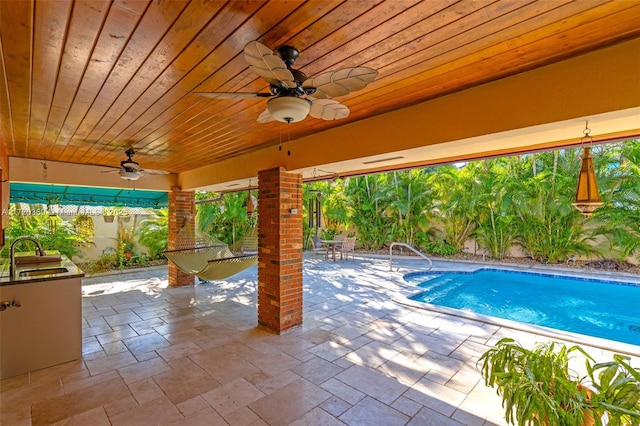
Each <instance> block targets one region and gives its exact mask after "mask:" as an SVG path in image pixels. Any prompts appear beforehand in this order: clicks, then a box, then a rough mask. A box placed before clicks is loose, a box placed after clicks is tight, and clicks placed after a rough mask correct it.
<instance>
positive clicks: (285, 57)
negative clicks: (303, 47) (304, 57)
mask: <svg viewBox="0 0 640 426" xmlns="http://www.w3.org/2000/svg"><path fill="white" fill-rule="evenodd" d="M276 52H277V53H278V56H280V59H282V61H283V62H284V63H285V64H286V65H287V68H289V67H291V65H293V64H295V63H296V59H298V56H300V52H299V51H298V49H296V48H295V47H293V46H286V45H282V46H280V47H278V49H277V50H276Z"/></svg>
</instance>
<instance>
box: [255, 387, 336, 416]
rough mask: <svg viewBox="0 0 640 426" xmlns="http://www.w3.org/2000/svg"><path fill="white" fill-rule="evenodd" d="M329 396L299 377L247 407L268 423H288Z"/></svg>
mask: <svg viewBox="0 0 640 426" xmlns="http://www.w3.org/2000/svg"><path fill="white" fill-rule="evenodd" d="M330 396H331V394H329V393H328V392H326V391H324V390H322V389H321V388H319V387H318V386H316V385H314V384H313V383H311V382H309V381H307V380H304V379H299V380H296V381H295V382H293V383H290V384H289V385H288V386H285V387H284V388H281V389H278V390H277V391H275V392H273V393H271V394H269V395H267V396H265V397H264V398H261V399H259V400H257V401H255V402H254V403H252V404H250V405H249V408H250V409H251V410H252V411H253V412H255V413H256V414H257V415H258V416H259V417H260V418H261V419H262V420H264V421H265V422H266V423H267V424H269V425H273V426H277V425H288V424H289V423H291V422H292V421H293V420H295V419H297V418H298V417H300V416H302V415H303V414H304V413H306V412H307V411H309V410H311V409H313V408H314V407H316V406H318V405H319V404H321V403H322V402H324V401H325V400H327V399H328V398H329V397H330Z"/></svg>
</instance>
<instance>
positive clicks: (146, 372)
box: [118, 357, 171, 383]
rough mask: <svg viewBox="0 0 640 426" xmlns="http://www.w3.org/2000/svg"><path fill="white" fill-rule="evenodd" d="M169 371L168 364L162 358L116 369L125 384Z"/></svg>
mask: <svg viewBox="0 0 640 426" xmlns="http://www.w3.org/2000/svg"><path fill="white" fill-rule="evenodd" d="M170 370H171V367H170V366H169V364H167V363H166V362H165V361H164V360H163V359H162V358H160V357H156V358H152V359H149V360H146V361H140V362H137V363H135V364H132V365H129V366H127V367H123V368H120V369H118V373H120V376H121V377H122V379H123V380H124V381H125V382H126V383H133V382H137V381H139V380H142V379H146V378H148V377H153V376H156V375H158V374H162V373H165V372H167V371H170Z"/></svg>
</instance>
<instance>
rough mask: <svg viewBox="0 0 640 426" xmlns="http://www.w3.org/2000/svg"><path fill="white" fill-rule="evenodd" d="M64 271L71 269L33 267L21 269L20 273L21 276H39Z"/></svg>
mask: <svg viewBox="0 0 640 426" xmlns="http://www.w3.org/2000/svg"><path fill="white" fill-rule="evenodd" d="M63 272H69V270H68V269H67V268H46V269H32V270H29V271H20V272H19V273H18V275H19V276H21V277H37V276H40V275H51V274H61V273H63Z"/></svg>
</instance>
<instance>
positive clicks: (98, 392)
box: [31, 377, 130, 425]
mask: <svg viewBox="0 0 640 426" xmlns="http://www.w3.org/2000/svg"><path fill="white" fill-rule="evenodd" d="M128 395H130V392H129V388H127V385H125V383H124V381H122V379H120V378H119V377H118V378H115V379H111V380H107V381H105V382H99V383H96V384H93V385H91V386H87V387H84V388H82V389H79V390H77V391H75V392H71V393H68V394H65V395H63V396H60V397H57V398H53V399H49V400H46V401H43V402H40V403H37V404H34V405H33V407H32V408H31V416H32V420H33V424H34V425H40V424H49V423H55V422H58V421H60V420H63V419H66V418H68V417H72V416H75V415H76V414H80V413H83V412H85V411H89V410H91V409H94V408H97V407H101V406H102V405H103V404H105V402H107V401H110V400H115V399H119V398H124V397H126V396H128Z"/></svg>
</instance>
